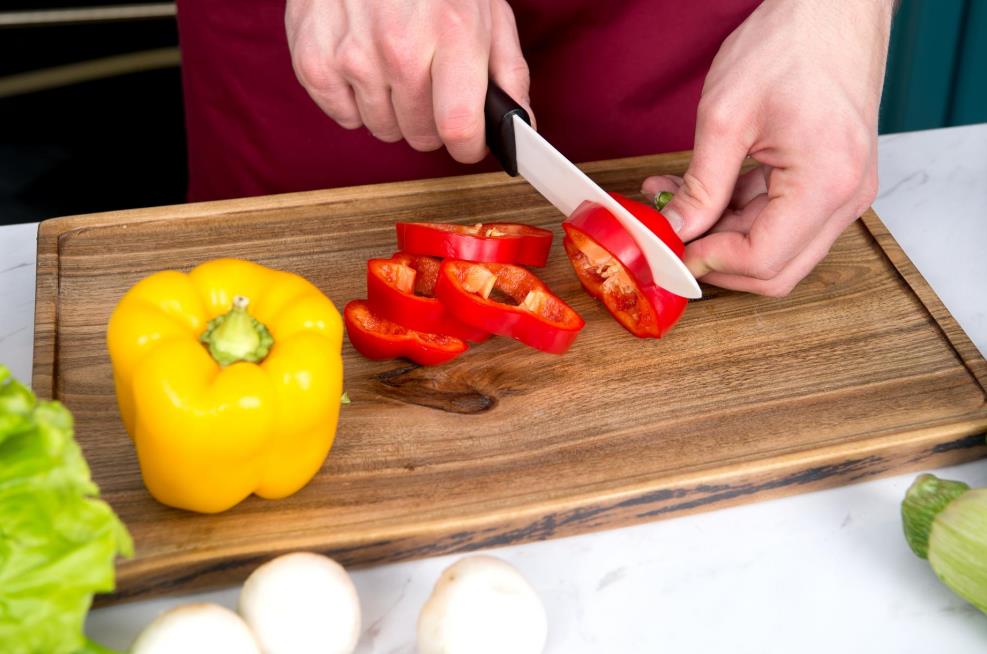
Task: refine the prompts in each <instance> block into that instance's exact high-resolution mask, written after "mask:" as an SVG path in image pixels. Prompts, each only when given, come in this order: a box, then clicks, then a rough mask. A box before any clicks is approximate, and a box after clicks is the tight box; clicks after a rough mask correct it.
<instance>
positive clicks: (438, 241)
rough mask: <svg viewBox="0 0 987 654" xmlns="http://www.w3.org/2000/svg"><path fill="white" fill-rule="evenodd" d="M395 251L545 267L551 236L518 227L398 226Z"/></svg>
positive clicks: (529, 228)
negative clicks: (396, 248) (396, 249)
mask: <svg viewBox="0 0 987 654" xmlns="http://www.w3.org/2000/svg"><path fill="white" fill-rule="evenodd" d="M396 228H397V232H398V249H400V250H402V251H404V252H410V253H412V254H427V255H430V256H433V257H443V258H449V259H461V260H464V261H483V262H493V263H513V264H518V265H523V266H539V267H540V266H544V265H545V262H546V261H548V252H549V250H550V249H551V248H552V232H550V231H549V230H547V229H542V228H541V227H532V226H530V225H521V224H519V223H480V224H477V225H473V226H467V225H449V224H446V223H397V225H396Z"/></svg>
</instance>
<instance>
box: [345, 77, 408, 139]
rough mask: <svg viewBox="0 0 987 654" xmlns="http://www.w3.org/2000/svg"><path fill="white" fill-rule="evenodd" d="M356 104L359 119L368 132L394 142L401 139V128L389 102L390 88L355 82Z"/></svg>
mask: <svg viewBox="0 0 987 654" xmlns="http://www.w3.org/2000/svg"><path fill="white" fill-rule="evenodd" d="M353 90H354V94H355V96H356V106H357V107H358V108H359V110H360V119H361V120H362V121H363V124H364V125H366V126H367V129H368V130H370V133H371V134H373V135H374V136H375V137H377V138H379V139H380V140H381V141H384V142H386V143H394V142H395V141H400V140H401V129H400V127H398V119H397V116H396V115H395V114H394V107H393V105H392V104H391V93H390V90H389V89H388V88H387V87H386V86H383V85H376V84H374V85H370V84H364V83H359V82H358V83H357V84H356V85H355V86H354V87H353Z"/></svg>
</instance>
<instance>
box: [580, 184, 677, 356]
mask: <svg viewBox="0 0 987 654" xmlns="http://www.w3.org/2000/svg"><path fill="white" fill-rule="evenodd" d="M613 196H614V198H615V199H616V200H617V201H618V202H620V203H621V204H622V205H623V206H624V207H626V208H627V209H628V210H629V211H631V213H633V214H634V215H635V216H637V217H638V218H639V219H640V220H641V221H642V222H643V223H644V224H645V225H646V226H647V227H649V228H650V229H651V231H653V232H655V234H657V235H658V237H659V238H661V239H662V241H664V242H665V243H666V244H667V245H668V246H669V247H670V248H671V249H672V251H673V252H675V253H676V254H677V255H678V256H679V257H680V258H681V257H682V256H683V254H684V253H685V247H684V245H683V244H682V241H681V239H679V237H678V235H677V234H675V231H674V230H672V228H671V226H670V225H668V222H667V221H666V220H665V219H664V216H662V215H661V214H660V213H658V212H657V211H656V210H654V209H653V208H651V207H649V206H647V205H645V204H641V203H640V202H634V201H633V200H629V199H627V198H624V197H621V196H619V195H617V194H613ZM562 227H563V229H564V230H565V233H566V237H565V239H564V241H563V245H564V246H565V250H566V254H567V255H568V256H569V262H570V263H571V264H572V267H573V269H574V270H575V271H576V276H577V277H578V278H579V281H580V283H581V284H582V285H583V288H584V289H586V292H588V293H589V294H590V295H592V296H593V297H595V298H596V299H598V300H600V301H601V302H603V304H604V306H605V307H606V308H607V310H608V311H609V312H610V314H611V315H612V316H613V317H614V318H615V319H616V320H617V322H619V323H620V324H621V325H622V326H623V327H624V328H625V329H627V331H629V332H630V333H632V334H634V335H635V336H639V337H642V338H661V337H662V336H664V335H665V334H666V333H667V332H668V330H669V329H671V327H672V325H674V324H675V323H676V322H677V321H678V319H679V318H680V317H681V316H682V313H683V312H684V311H685V305H686V299H685V298H683V297H681V296H678V295H675V294H674V293H670V292H668V291H666V290H665V289H663V288H661V287H660V286H656V285H655V284H653V283H651V282H650V281H645V280H651V279H652V277H651V269H650V268H649V267H648V264H647V261H646V260H645V258H644V255H643V253H642V252H641V249H640V248H639V247H638V246H637V243H636V242H635V241H634V239H633V237H631V235H630V234H628V233H627V231H626V230H625V229H624V228H623V226H622V225H621V224H620V221H618V220H617V219H616V218H614V216H613V215H612V214H611V213H610V212H609V211H607V210H606V209H605V208H603V207H602V206H600V205H596V204H588V203H587V204H584V205H582V206H580V207H579V208H578V209H577V210H576V211H575V212H574V213H573V215H572V217H570V218H569V219H568V220H566V221H565V223H564V224H563V225H562Z"/></svg>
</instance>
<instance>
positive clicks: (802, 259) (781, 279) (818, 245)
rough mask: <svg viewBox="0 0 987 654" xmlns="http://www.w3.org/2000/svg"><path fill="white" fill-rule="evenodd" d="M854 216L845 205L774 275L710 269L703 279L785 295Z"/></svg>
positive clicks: (821, 256) (728, 286) (810, 269)
mask: <svg viewBox="0 0 987 654" xmlns="http://www.w3.org/2000/svg"><path fill="white" fill-rule="evenodd" d="M855 219H856V216H855V215H854V212H853V211H851V210H850V209H849V207H843V208H842V209H841V211H840V212H839V213H838V214H836V215H834V216H833V218H832V219H831V220H829V221H828V222H827V223H826V226H825V227H824V228H823V230H822V231H820V233H819V234H818V235H817V236H816V238H815V239H814V240H813V241H812V243H810V244H809V247H807V248H805V249H804V250H803V251H802V252H800V253H799V254H798V256H796V257H795V258H794V259H792V261H790V262H789V263H788V265H787V266H785V268H784V269H783V270H782V271H781V273H779V274H778V275H777V276H776V277H774V278H773V279H768V280H764V279H757V278H754V277H745V276H743V275H731V274H727V273H720V272H711V273H709V274H707V275H705V276H703V282H705V283H707V284H712V285H714V286H719V287H720V288H727V289H731V290H735V291H743V292H746V293H757V294H758V295H767V296H770V297H784V296H786V295H788V294H789V293H790V292H791V291H792V289H794V288H795V287H796V286H797V285H798V283H799V282H801V281H802V280H803V279H804V278H805V277H807V276H808V275H809V273H811V272H812V271H813V269H815V267H816V266H817V265H818V264H819V262H820V261H822V260H823V259H825V258H826V255H827V254H828V253H829V251H830V249H831V248H832V247H833V243H835V242H836V239H838V238H839V236H840V234H842V233H843V232H844V231H845V230H846V228H847V227H848V226H849V225H850V224H851V223H853V221H854V220H855Z"/></svg>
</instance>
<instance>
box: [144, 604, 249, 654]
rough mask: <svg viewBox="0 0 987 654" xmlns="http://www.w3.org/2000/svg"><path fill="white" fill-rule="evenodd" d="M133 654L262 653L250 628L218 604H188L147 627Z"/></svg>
mask: <svg viewBox="0 0 987 654" xmlns="http://www.w3.org/2000/svg"><path fill="white" fill-rule="evenodd" d="M130 651H131V654H216V652H223V654H260V647H259V646H258V645H257V641H256V640H255V639H254V636H253V634H252V633H250V628H249V627H248V626H247V625H246V623H245V622H244V621H243V620H242V619H241V618H240V616H238V615H237V614H236V613H234V612H233V611H230V610H229V609H227V608H224V607H222V606H219V605H218V604H186V605H185V606H179V607H177V608H174V609H171V610H168V611H165V612H164V613H162V614H161V615H159V616H158V617H157V618H155V619H154V620H152V621H151V623H150V624H149V625H147V626H146V627H145V628H144V631H142V632H141V634H140V636H138V637H137V640H136V641H135V642H134V645H133V647H132V648H131V650H130Z"/></svg>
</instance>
